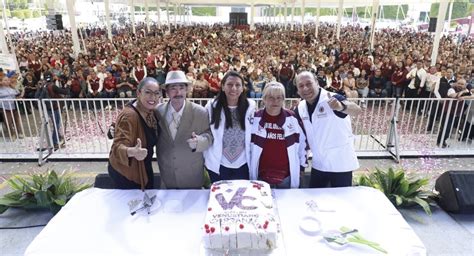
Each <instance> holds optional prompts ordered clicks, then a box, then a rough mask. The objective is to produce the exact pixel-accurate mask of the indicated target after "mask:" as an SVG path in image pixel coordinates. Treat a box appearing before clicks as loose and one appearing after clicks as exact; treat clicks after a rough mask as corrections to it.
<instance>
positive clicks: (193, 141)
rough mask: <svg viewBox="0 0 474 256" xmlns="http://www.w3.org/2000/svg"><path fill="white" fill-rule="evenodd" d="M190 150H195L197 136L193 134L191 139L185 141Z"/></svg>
mask: <svg viewBox="0 0 474 256" xmlns="http://www.w3.org/2000/svg"><path fill="white" fill-rule="evenodd" d="M186 142H187V143H188V145H189V147H190V148H191V149H196V148H197V142H198V136H197V135H196V133H195V132H193V133H192V134H191V138H190V139H188V140H187V141H186Z"/></svg>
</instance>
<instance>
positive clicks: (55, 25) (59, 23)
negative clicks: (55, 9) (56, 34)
mask: <svg viewBox="0 0 474 256" xmlns="http://www.w3.org/2000/svg"><path fill="white" fill-rule="evenodd" d="M46 28H47V29H50V30H61V29H64V27H63V16H62V15H61V14H55V15H47V16H46Z"/></svg>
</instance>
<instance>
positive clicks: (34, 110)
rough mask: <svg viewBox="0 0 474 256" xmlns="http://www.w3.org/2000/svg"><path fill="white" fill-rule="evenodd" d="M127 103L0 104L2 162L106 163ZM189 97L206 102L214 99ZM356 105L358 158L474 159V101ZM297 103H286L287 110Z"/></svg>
mask: <svg viewBox="0 0 474 256" xmlns="http://www.w3.org/2000/svg"><path fill="white" fill-rule="evenodd" d="M129 100H130V99H43V100H42V102H40V101H39V100H37V99H14V100H13V99H12V100H8V99H0V113H1V117H2V120H3V121H2V125H1V126H0V136H1V138H0V159H21V158H28V159H36V158H39V159H40V164H41V163H42V160H41V159H44V158H46V157H50V158H56V159H59V158H65V159H79V158H80V159H93V158H99V159H100V158H104V159H105V158H108V154H109V150H110V147H111V145H112V141H111V140H109V139H108V138H107V131H108V128H109V126H110V125H111V123H112V122H114V121H115V119H116V117H117V116H118V114H119V113H120V111H121V110H122V108H123V106H124V105H125V104H126V103H127V102H128V101H129ZM165 100H166V99H165ZM190 100H191V101H193V102H196V103H197V104H201V105H205V104H206V103H207V101H208V100H209V99H190ZM351 100H352V101H354V102H356V103H357V104H359V105H360V106H361V107H362V108H363V110H364V111H363V113H362V114H360V115H359V116H356V117H351V118H352V129H353V133H354V135H355V136H354V138H355V139H354V146H355V149H356V152H357V155H358V156H360V157H373V156H391V157H393V158H394V159H396V160H399V158H400V156H429V155H474V147H473V146H472V136H473V134H474V128H473V124H474V117H473V113H474V103H473V102H474V101H473V100H466V101H459V100H455V99H395V98H384V99H372V98H369V99H351ZM256 101H257V103H258V106H259V107H263V106H262V105H263V104H262V101H261V99H256ZM298 102H299V100H298V99H288V100H287V101H286V103H285V106H286V107H287V108H294V107H295V106H296V105H297V103H298ZM445 138H446V140H445Z"/></svg>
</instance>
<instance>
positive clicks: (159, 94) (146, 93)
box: [143, 90, 161, 98]
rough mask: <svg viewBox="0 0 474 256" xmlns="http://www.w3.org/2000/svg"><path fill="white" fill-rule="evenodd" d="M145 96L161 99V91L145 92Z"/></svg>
mask: <svg viewBox="0 0 474 256" xmlns="http://www.w3.org/2000/svg"><path fill="white" fill-rule="evenodd" d="M143 94H145V96H147V97H152V96H153V97H158V98H161V91H151V90H145V91H143Z"/></svg>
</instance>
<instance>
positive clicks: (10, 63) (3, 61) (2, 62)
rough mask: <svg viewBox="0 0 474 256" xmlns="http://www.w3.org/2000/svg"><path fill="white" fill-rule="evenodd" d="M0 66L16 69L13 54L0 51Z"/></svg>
mask: <svg viewBox="0 0 474 256" xmlns="http://www.w3.org/2000/svg"><path fill="white" fill-rule="evenodd" d="M0 68H3V69H4V70H5V69H8V70H16V61H15V57H14V56H13V54H3V53H0Z"/></svg>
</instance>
